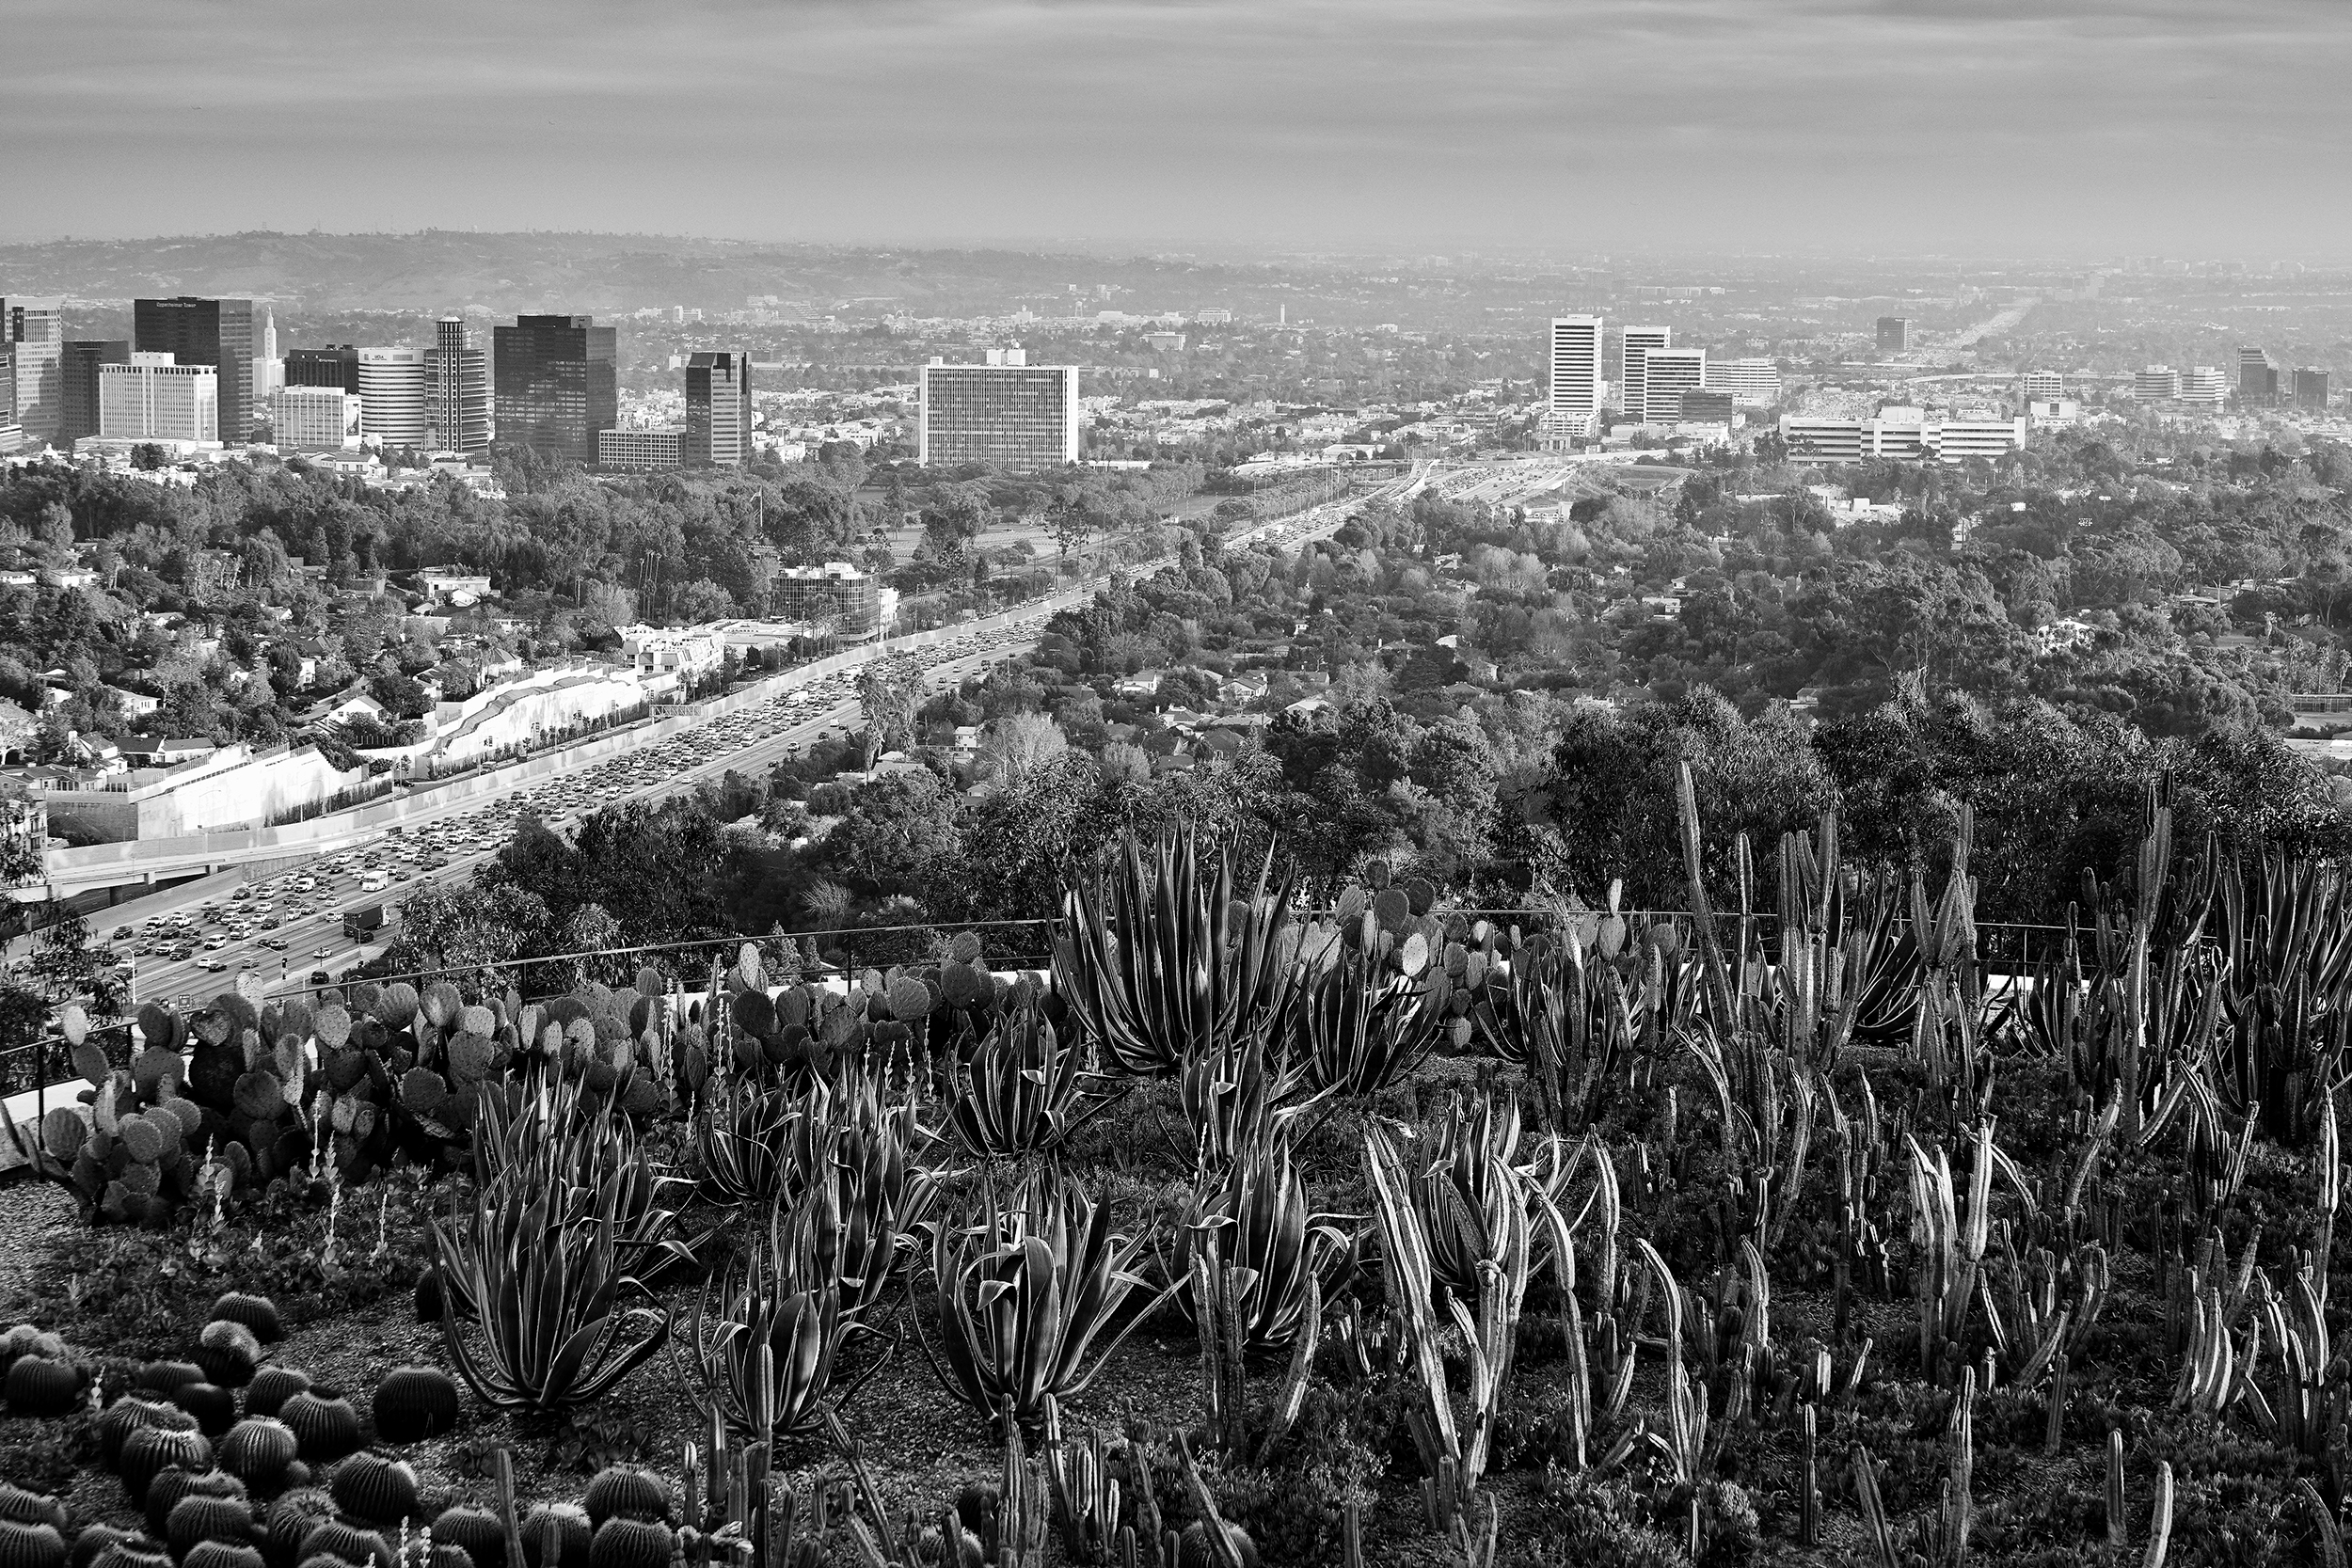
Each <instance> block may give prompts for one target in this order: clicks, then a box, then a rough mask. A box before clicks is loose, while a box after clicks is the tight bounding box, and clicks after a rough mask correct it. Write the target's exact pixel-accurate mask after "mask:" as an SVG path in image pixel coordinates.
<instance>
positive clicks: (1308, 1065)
mask: <svg viewBox="0 0 2352 1568" xmlns="http://www.w3.org/2000/svg"><path fill="white" fill-rule="evenodd" d="M1371 922H1372V917H1371V916H1370V915H1366V916H1365V917H1364V929H1365V931H1366V933H1367V934H1366V936H1365V938H1364V940H1363V941H1362V942H1360V943H1359V942H1331V943H1328V944H1327V945H1326V946H1325V947H1324V949H1323V951H1322V952H1321V953H1320V954H1318V955H1317V956H1316V957H1315V958H1314V959H1313V960H1312V961H1311V963H1309V964H1308V965H1306V966H1303V967H1305V968H1306V970H1307V977H1306V979H1305V980H1304V982H1303V984H1304V987H1305V990H1306V999H1305V1004H1304V1006H1301V1007H1300V1008H1299V1009H1298V1014H1297V1026H1296V1028H1297V1034H1296V1038H1297V1047H1298V1057H1299V1062H1300V1065H1301V1067H1302V1069H1304V1074H1305V1081H1306V1085H1307V1086H1308V1087H1309V1088H1310V1089H1312V1090H1316V1091H1318V1092H1320V1091H1323V1090H1329V1091H1331V1092H1333V1093H1335V1094H1337V1095H1339V1096H1341V1097H1343V1098H1355V1097H1359V1096H1363V1095H1375V1094H1378V1093H1380V1092H1381V1091H1382V1090H1383V1089H1385V1088H1387V1087H1388V1086H1389V1085H1391V1084H1393V1083H1395V1082H1396V1081H1397V1080H1398V1079H1400V1078H1403V1077H1404V1076H1405V1075H1406V1074H1407V1073H1409V1072H1411V1071H1412V1069H1414V1068H1416V1067H1418V1066H1419V1065H1420V1064H1421V1061H1422V1057H1424V1056H1426V1055H1428V1054H1429V1053H1430V1051H1431V1050H1432V1049H1434V1048H1435V1047H1436V1045H1437V1043H1438V1031H1439V1029H1440V1027H1441V1026H1442V1025H1443V1023H1444V1022H1445V993H1446V990H1447V989H1448V987H1447V981H1446V977H1445V975H1444V974H1442V973H1428V974H1426V976H1425V977H1424V974H1425V972H1427V971H1428V967H1429V951H1428V947H1427V945H1426V944H1425V943H1423V942H1422V941H1421V939H1420V938H1419V937H1415V938H1414V939H1412V941H1411V942H1407V943H1406V945H1405V946H1403V947H1402V948H1398V949H1396V950H1395V951H1394V952H1393V953H1392V954H1384V953H1383V952H1382V951H1381V950H1380V948H1379V947H1377V946H1375V945H1374V939H1373V938H1372V937H1371V936H1370V935H1369V932H1370V928H1371Z"/></svg>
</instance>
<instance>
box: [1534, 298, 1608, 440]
mask: <svg viewBox="0 0 2352 1568" xmlns="http://www.w3.org/2000/svg"><path fill="white" fill-rule="evenodd" d="M1600 332H1601V319H1600V318H1599V317H1598V316H1554V317H1552V318H1551V352H1550V354H1549V364H1550V372H1551V395H1550V404H1551V407H1550V412H1549V414H1547V415H1546V416H1545V422H1546V423H1547V424H1548V425H1549V426H1550V427H1551V428H1552V430H1553V431H1554V432H1556V433H1557V434H1559V435H1563V436H1570V437H1573V438H1575V439H1578V440H1581V439H1583V438H1584V437H1585V436H1590V435H1591V434H1592V433H1593V421H1594V420H1595V419H1596V418H1597V417H1598V415H1599V413H1600Z"/></svg>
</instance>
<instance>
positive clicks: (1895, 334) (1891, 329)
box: [1879, 316, 1911, 354]
mask: <svg viewBox="0 0 2352 1568" xmlns="http://www.w3.org/2000/svg"><path fill="white" fill-rule="evenodd" d="M1910 346H1911V321H1910V318H1908V317H1906V316H1881V317H1880V318H1879V352H1880V353H1881V354H1900V353H1902V352H1903V351H1904V350H1905V349H1907V348H1909V347H1910Z"/></svg>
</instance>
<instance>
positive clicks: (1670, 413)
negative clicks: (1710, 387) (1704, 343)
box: [1642, 348, 1707, 424]
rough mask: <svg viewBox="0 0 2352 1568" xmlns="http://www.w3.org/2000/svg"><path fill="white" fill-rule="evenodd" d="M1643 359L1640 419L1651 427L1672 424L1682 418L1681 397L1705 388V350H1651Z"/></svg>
mask: <svg viewBox="0 0 2352 1568" xmlns="http://www.w3.org/2000/svg"><path fill="white" fill-rule="evenodd" d="M1644 358H1645V364H1644V366H1643V376H1644V383H1645V388H1644V391H1643V396H1642V418H1643V419H1644V420H1645V421H1646V422H1647V423H1650V424H1673V423H1674V422H1675V421H1676V420H1679V419H1681V418H1682V394H1683V393H1685V392H1698V391H1704V390H1705V389H1706V388H1707V350H1705V349H1703V348H1654V349H1651V350H1650V351H1649V352H1648V353H1647V354H1646V355H1645V356H1644Z"/></svg>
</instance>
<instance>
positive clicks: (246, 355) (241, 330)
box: [131, 294, 256, 446]
mask: <svg viewBox="0 0 2352 1568" xmlns="http://www.w3.org/2000/svg"><path fill="white" fill-rule="evenodd" d="M131 349H132V352H133V353H135V354H168V355H170V356H172V358H173V360H174V361H175V362H176V363H178V364H180V365H182V366H195V365H209V366H211V367H212V368H213V369H214V370H215V371H217V372H219V378H218V379H219V393H220V404H219V422H218V428H219V432H220V434H219V435H217V436H210V437H207V439H211V440H219V441H225V442H228V443H229V444H230V445H232V446H233V445H238V444H241V443H243V442H245V441H248V440H250V439H251V438H252V436H253V416H254V414H255V412H256V409H255V406H254V401H253V302H252V301H251V300H249V299H199V298H197V297H195V296H194V295H190V294H183V295H181V296H179V297H178V298H175V299H138V300H133V301H132V302H131Z"/></svg>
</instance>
